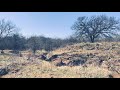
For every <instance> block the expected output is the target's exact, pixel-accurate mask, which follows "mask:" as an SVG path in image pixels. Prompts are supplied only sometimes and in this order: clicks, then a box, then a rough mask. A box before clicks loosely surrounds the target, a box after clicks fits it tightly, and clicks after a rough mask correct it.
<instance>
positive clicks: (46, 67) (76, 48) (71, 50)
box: [0, 42, 120, 78]
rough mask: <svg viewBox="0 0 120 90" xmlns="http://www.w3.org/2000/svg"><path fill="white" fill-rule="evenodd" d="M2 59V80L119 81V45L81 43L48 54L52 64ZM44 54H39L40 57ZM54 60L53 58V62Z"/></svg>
mask: <svg viewBox="0 0 120 90" xmlns="http://www.w3.org/2000/svg"><path fill="white" fill-rule="evenodd" d="M27 54H28V51H22V55H23V56H22V57H19V56H17V55H14V54H12V53H10V52H9V50H6V51H5V54H4V55H0V70H1V71H2V69H4V71H6V74H4V75H1V78H110V77H114V78H120V43H119V42H102V43H78V44H74V45H68V46H66V47H63V48H59V49H57V50H54V51H52V52H48V54H47V57H48V58H49V60H42V59H40V58H39V57H32V60H27ZM40 54H41V53H40V51H39V52H37V56H39V55H40ZM52 56H54V57H53V58H50V57H52Z"/></svg>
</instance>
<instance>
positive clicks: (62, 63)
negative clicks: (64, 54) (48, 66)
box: [52, 58, 66, 66]
mask: <svg viewBox="0 0 120 90" xmlns="http://www.w3.org/2000/svg"><path fill="white" fill-rule="evenodd" d="M52 62H53V64H54V65H55V66H65V65H66V64H65V63H64V62H63V61H62V60H61V59H59V58H58V59H55V60H54V61H52Z"/></svg>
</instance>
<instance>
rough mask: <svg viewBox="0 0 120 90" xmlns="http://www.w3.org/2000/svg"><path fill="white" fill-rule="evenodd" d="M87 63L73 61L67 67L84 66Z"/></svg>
mask: <svg viewBox="0 0 120 90" xmlns="http://www.w3.org/2000/svg"><path fill="white" fill-rule="evenodd" d="M84 63H85V60H72V61H70V62H69V63H68V64H67V65H68V66H78V65H83V64H84Z"/></svg>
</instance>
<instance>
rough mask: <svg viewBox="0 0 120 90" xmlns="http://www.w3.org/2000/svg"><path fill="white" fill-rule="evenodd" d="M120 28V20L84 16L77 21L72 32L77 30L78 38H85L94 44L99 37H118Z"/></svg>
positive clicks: (104, 16)
mask: <svg viewBox="0 0 120 90" xmlns="http://www.w3.org/2000/svg"><path fill="white" fill-rule="evenodd" d="M119 26H120V25H119V20H117V19H116V18H115V17H108V16H106V15H99V16H92V17H90V18H88V17H86V16H84V17H79V18H78V19H77V21H76V22H75V24H74V25H73V26H72V30H75V35H76V36H77V38H80V37H84V38H87V39H88V40H89V41H90V42H92V43H93V42H95V39H96V38H98V37H112V36H113V35H116V34H117V30H119Z"/></svg>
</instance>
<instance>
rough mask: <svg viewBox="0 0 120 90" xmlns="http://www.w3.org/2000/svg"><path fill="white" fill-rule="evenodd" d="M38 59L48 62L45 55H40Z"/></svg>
mask: <svg viewBox="0 0 120 90" xmlns="http://www.w3.org/2000/svg"><path fill="white" fill-rule="evenodd" d="M38 59H42V60H46V59H47V57H46V56H45V55H40V57H39V58H38Z"/></svg>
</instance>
